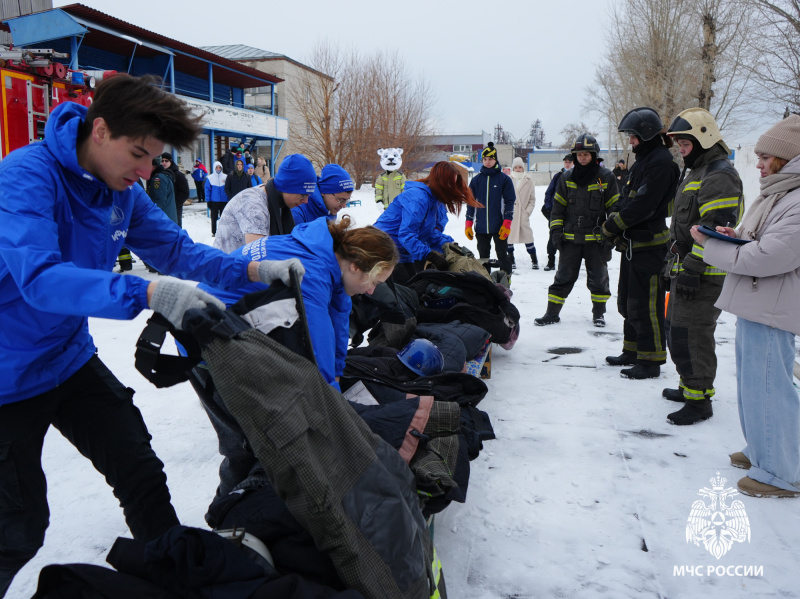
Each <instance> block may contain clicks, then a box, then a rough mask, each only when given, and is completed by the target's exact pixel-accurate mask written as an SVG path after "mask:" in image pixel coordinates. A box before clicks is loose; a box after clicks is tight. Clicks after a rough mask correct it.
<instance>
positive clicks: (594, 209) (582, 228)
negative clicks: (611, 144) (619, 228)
mask: <svg viewBox="0 0 800 599" xmlns="http://www.w3.org/2000/svg"><path fill="white" fill-rule="evenodd" d="M477 199H478V201H481V200H480V198H477ZM553 199H554V200H555V201H554V202H553V211H552V213H551V214H550V232H551V233H553V234H561V235H562V236H563V239H564V241H569V242H571V243H577V244H585V243H599V242H601V241H603V240H604V237H603V232H602V229H601V227H602V225H603V223H604V222H605V220H606V218H607V217H608V215H609V213H611V212H614V210H615V209H616V206H617V201H618V200H619V193H617V178H616V177H615V176H614V174H613V173H612V172H611V171H610V170H608V169H607V168H603V167H602V166H601V167H598V170H597V174H596V175H595V177H594V178H593V180H592V181H591V182H590V183H589V184H588V185H583V186H581V185H578V184H577V183H576V182H575V169H574V168H573V169H570V170H568V171H565V172H564V174H563V175H561V178H560V179H559V180H558V185H557V186H556V193H555V196H554V197H553ZM468 218H469V216H468Z"/></svg>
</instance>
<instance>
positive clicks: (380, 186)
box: [375, 185, 383, 189]
mask: <svg viewBox="0 0 800 599" xmlns="http://www.w3.org/2000/svg"><path fill="white" fill-rule="evenodd" d="M375 189H383V185H376V186H375Z"/></svg>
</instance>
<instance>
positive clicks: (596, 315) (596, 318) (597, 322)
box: [592, 302, 606, 327]
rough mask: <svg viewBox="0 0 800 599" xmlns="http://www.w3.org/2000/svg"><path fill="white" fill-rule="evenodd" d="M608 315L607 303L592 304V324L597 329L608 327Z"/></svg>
mask: <svg viewBox="0 0 800 599" xmlns="http://www.w3.org/2000/svg"><path fill="white" fill-rule="evenodd" d="M605 313H606V304H605V302H592V324H593V325H594V326H596V327H604V326H606V319H605V316H604V314H605Z"/></svg>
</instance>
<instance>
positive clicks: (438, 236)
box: [375, 181, 513, 262]
mask: <svg viewBox="0 0 800 599" xmlns="http://www.w3.org/2000/svg"><path fill="white" fill-rule="evenodd" d="M404 189H405V191H403V193H401V194H400V195H399V196H397V197H396V198H395V199H394V201H393V202H392V203H391V204H389V207H388V208H387V209H386V210H384V211H383V213H382V214H381V216H380V218H378V220H377V222H376V223H375V226H376V227H377V228H378V229H380V230H381V231H385V232H386V233H388V234H389V237H391V238H392V239H393V240H394V243H395V245H396V246H397V251H398V252H399V253H400V262H414V261H415V260H423V259H425V256H427V255H428V254H429V253H430V252H432V251H436V252H441V251H442V246H443V245H444V244H445V243H448V242H451V241H453V238H452V237H450V236H449V235H445V234H444V227H445V225H446V224H447V207H446V206H445V205H444V204H442V203H441V202H440V201H439V200H437V199H436V197H434V195H433V192H431V190H430V188H429V187H428V186H427V185H425V184H424V183H420V182H419V181H408V182H407V183H406V186H405V188H404ZM512 193H513V184H512Z"/></svg>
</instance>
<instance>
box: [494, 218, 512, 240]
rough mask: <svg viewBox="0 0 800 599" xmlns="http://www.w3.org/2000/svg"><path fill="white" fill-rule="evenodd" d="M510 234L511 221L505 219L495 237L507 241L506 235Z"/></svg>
mask: <svg viewBox="0 0 800 599" xmlns="http://www.w3.org/2000/svg"><path fill="white" fill-rule="evenodd" d="M509 233H511V221H510V220H508V219H506V220H504V221H503V224H502V225H501V227H500V231H499V232H498V233H497V236H498V237H499V238H500V239H502V240H506V239H508V234H509Z"/></svg>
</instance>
